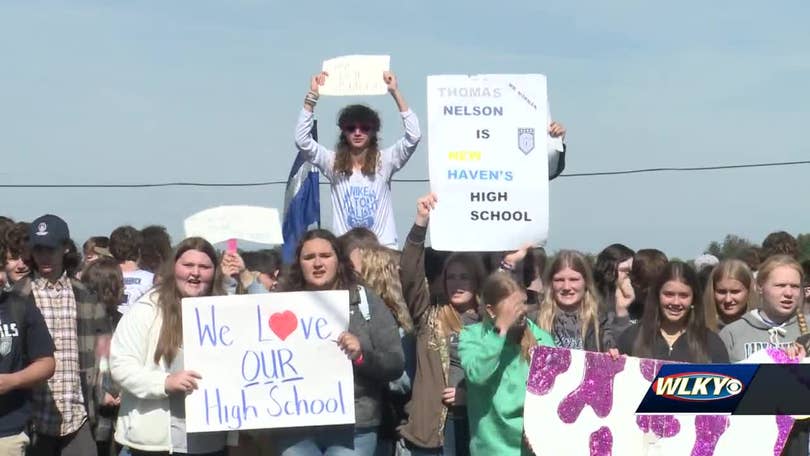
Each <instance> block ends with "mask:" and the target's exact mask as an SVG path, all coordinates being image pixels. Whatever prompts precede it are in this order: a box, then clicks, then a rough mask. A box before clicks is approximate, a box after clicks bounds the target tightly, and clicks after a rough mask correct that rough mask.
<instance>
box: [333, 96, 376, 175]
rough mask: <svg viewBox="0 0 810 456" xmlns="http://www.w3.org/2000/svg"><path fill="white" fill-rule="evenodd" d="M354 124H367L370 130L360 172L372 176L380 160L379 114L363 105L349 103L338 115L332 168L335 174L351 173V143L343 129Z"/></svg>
mask: <svg viewBox="0 0 810 456" xmlns="http://www.w3.org/2000/svg"><path fill="white" fill-rule="evenodd" d="M354 124H363V125H368V126H369V128H370V130H369V132H368V135H369V143H368V148H367V149H366V156H365V160H364V161H363V167H362V168H361V172H362V173H363V175H364V176H373V175H374V174H376V172H377V167H378V166H379V162H380V149H379V145H378V137H377V133H379V131H380V126H381V123H380V116H379V115H378V114H377V112H376V111H374V110H373V109H371V108H369V107H368V106H364V105H349V106H346V107H345V108H343V109H342V110H341V111H340V115H339V116H338V127H340V139H339V140H338V143H337V146H335V149H336V150H337V153H336V154H335V162H334V165H333V170H334V171H335V173H336V174H343V175H351V174H352V171H353V170H352V160H351V145H350V144H349V141H348V140H347V139H346V133H345V132H344V131H343V130H344V129H345V128H346V127H348V126H351V125H354Z"/></svg>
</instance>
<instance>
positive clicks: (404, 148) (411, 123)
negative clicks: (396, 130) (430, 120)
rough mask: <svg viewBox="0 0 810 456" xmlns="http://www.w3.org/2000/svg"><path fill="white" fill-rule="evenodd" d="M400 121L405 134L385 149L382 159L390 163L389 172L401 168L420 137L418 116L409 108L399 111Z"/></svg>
mask: <svg viewBox="0 0 810 456" xmlns="http://www.w3.org/2000/svg"><path fill="white" fill-rule="evenodd" d="M400 115H401V116H402V123H403V125H404V126H405V134H404V135H403V136H402V138H400V139H399V141H397V142H396V144H394V145H393V146H391V147H389V148H387V149H385V150H384V151H383V152H382V154H383V160H385V161H386V162H388V163H390V169H391V174H394V173H395V172H397V171H399V170H400V169H402V167H403V166H405V164H406V163H408V160H409V159H410V158H411V155H413V153H414V152H416V146H418V145H419V140H420V139H422V132H421V130H420V129H419V118H417V117H416V114H415V113H414V112H413V111H411V110H410V109H409V110H407V111H405V112H401V113H400Z"/></svg>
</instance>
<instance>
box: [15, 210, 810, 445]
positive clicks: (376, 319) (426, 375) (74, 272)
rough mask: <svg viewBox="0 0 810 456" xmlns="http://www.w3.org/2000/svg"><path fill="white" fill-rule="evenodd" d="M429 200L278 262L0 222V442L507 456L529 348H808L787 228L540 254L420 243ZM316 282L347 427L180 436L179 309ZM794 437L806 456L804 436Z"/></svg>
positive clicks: (310, 287)
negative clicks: (388, 221)
mask: <svg viewBox="0 0 810 456" xmlns="http://www.w3.org/2000/svg"><path fill="white" fill-rule="evenodd" d="M437 204H440V203H439V202H438V201H437V199H436V196H435V195H432V194H431V195H427V196H425V197H423V198H421V199H420V200H419V201H418V204H417V215H416V219H415V221H414V224H413V226H412V228H411V230H410V233H409V234H408V237H407V239H406V242H405V245H404V247H403V249H402V250H401V251H397V250H394V249H391V248H389V247H385V246H383V245H381V244H380V243H379V241H378V240H377V238H376V236H375V235H374V233H372V232H371V231H369V230H367V229H364V228H354V229H351V230H349V231H347V232H346V233H344V234H343V235H341V236H340V237H336V236H335V235H334V234H332V233H331V232H330V231H327V230H320V229H318V230H312V231H309V232H307V233H306V235H305V236H304V237H303V239H302V240H301V242H300V243H299V244H298V247H297V250H296V260H295V262H294V263H293V264H291V265H289V267H286V268H283V267H282V265H281V262H280V258H279V254H278V253H277V252H276V251H273V250H266V251H257V252H239V253H236V252H234V253H228V252H217V251H216V250H215V249H214V247H213V246H212V245H211V244H209V243H208V242H207V241H205V240H203V239H200V238H189V239H185V240H183V241H182V242H180V243H179V244H178V245H177V246H176V247H175V248H174V249H172V248H171V247H170V239H169V237H168V234H167V233H166V231H165V230H163V229H162V228H160V227H155V226H153V227H147V228H145V229H143V230H136V229H135V228H132V227H129V226H124V227H119V228H117V229H116V230H114V231H113V232H112V233H111V234H110V235H109V237H102V236H99V237H93V238H91V239H89V240H88V241H87V242H85V244H84V246H83V249H82V252H81V254H80V253H79V252H78V251H77V249H76V248H75V246H74V245H73V243H72V241H71V239H70V235H69V230H68V227H67V225H66V224H65V222H64V221H63V220H62V219H60V218H59V217H56V216H53V215H45V216H43V217H40V218H38V219H36V220H34V221H33V222H32V223H30V224H28V223H21V222H17V223H15V222H12V221H11V220H8V219H3V222H2V226H1V227H0V252H2V255H3V257H4V258H5V263H4V271H3V293H2V300H0V328H2V331H0V336H2V338H1V339H0V354H2V358H1V359H0V362H1V363H2V364H1V366H2V372H3V374H2V375H0V394H1V395H0V453H2V454H26V453H25V448H28V450H27V451H28V453H27V454H33V455H40V454H42V455H52V454H65V455H73V454H76V455H79V454H81V455H88V454H98V455H103V456H107V455H110V454H118V453H119V452H120V451H121V450H122V447H124V448H126V449H124V450H123V451H125V452H129V454H132V455H135V456H137V455H149V454H166V453H170V452H171V453H178V454H216V455H223V454H236V455H240V454H244V455H250V454H275V453H278V454H283V455H297V454H327V453H328V454H342V452H344V453H346V454H368V455H372V454H378V455H383V454H384V455H392V454H399V455H404V454H413V455H421V454H431V455H438V454H445V455H454V454H459V455H463V454H477V455H484V454H519V453H521V452H522V451H528V448H527V447H526V442H525V440H524V438H523V427H522V407H523V397H524V394H525V383H526V379H527V375H528V367H529V359H530V358H529V357H530V353H531V350H532V348H533V347H534V346H536V345H538V344H539V345H549V346H557V347H565V348H571V349H583V350H591V351H602V352H608V353H611V355H612V356H614V357H618V356H621V355H630V356H637V357H644V358H656V359H664V360H674V361H684V362H693V363H701V362H717V363H724V362H729V361H731V362H737V361H741V360H743V359H745V358H747V357H749V356H750V355H752V354H753V353H755V352H756V351H758V350H761V349H763V348H766V347H781V348H784V349H786V350H788V351H790V353H791V354H803V353H804V352H806V349H805V348H804V346H805V344H806V342H807V340H808V338H810V336H808V334H810V331H808V328H807V323H806V319H805V310H806V308H805V306H806V305H807V304H808V302H810V288H808V287H807V286H806V285H805V280H804V279H805V277H806V276H807V274H808V272H810V271H808V270H807V269H808V266H810V265H808V263H807V262H805V263H804V265H803V266H802V265H800V264H799V263H798V261H797V259H796V257H797V255H798V250H797V245H796V241H795V239H793V238H792V236H790V235H789V234H787V233H783V232H779V233H774V234H771V235H769V236H768V238H766V239H765V241H764V242H763V248H762V250H761V252H762V253H761V255H762V258H763V260H762V261H761V262H757V263H754V264H751V265H749V264H748V263H746V262H744V261H741V260H739V259H734V258H727V259H723V260H722V261H717V260H716V259H712V258H708V257H706V256H703V257H701V258H699V259H698V261H696V263H697V265H698V266H699V267H698V268H696V267H694V266H693V265H692V264H687V263H683V262H680V261H668V260H667V258H666V256H665V255H664V253H663V252H661V251H659V250H654V249H642V250H639V251H635V252H634V251H633V250H631V249H629V248H628V247H626V246H623V245H620V244H615V245H611V246H609V247H607V248H606V249H604V250H603V251H602V252H601V253H600V254H599V255H598V256H597V257H596V259H595V261H593V262H592V261H590V260H589V259H588V257H586V256H585V255H583V254H581V253H579V252H575V251H560V252H557V253H556V254H555V255H554V257H553V259H552V261H550V263H549V264H546V263H547V258H546V255H545V252H544V251H543V250H542V249H540V248H530V247H526V248H522V249H520V250H517V251H515V252H506V253H504V254H501V255H494V254H477V253H470V252H458V253H448V252H435V251H432V250H431V249H426V248H425V235H426V230H427V225H428V221H429V217H430V211H431V210H432V208H434V207H435V206H436V205H437ZM749 261H750V259H749ZM752 266H753V267H752ZM803 287H804V288H803ZM328 289H345V290H349V291H350V297H351V298H350V304H349V305H350V306H351V308H352V310H353V311H352V312H351V319H350V324H349V329H348V331H347V332H345V333H344V334H342V335H341V336H340V337H339V339H338V341H337V343H338V344H339V345H340V347H341V348H342V349H343V351H344V352H345V353H346V355H347V356H348V357H349V359H351V360H352V363H353V366H354V372H355V376H354V377H355V387H354V391H355V404H356V424H355V425H354V426H327V427H312V428H291V429H282V430H274V431H269V430H268V431H252V432H246V433H245V432H243V433H242V434H243V435H242V436H240V438H237V436H236V435H234V434H233V433H231V434H225V433H203V434H187V433H186V432H185V426H184V401H183V398H184V395H185V394H187V393H188V392H190V391H193V390H194V389H195V388H196V387H197V381H198V380H199V376H198V375H197V374H196V373H195V372H193V371H191V370H187V369H186V368H185V366H184V363H183V349H182V345H183V344H182V340H181V334H182V327H181V315H180V300H181V299H182V298H183V297H193V296H207V295H225V294H243V293H268V292H273V291H314V290H328ZM704 290H705V291H704ZM113 334H114V335H113ZM797 342H798V344H799V345H796V344H797ZM800 431H801V429H800V427H799V426H797V430H796V432H800ZM29 438H30V444H29V443H28V440H29ZM791 444H792V447H791V448H793V449H794V451H796V452H795V453H791V454H807V439H806V434H805V435H804V438H803V439H802V438H794V439H792V440H791ZM228 445H231V446H232V447H231V448H230V450H229V452H227V453H226V449H228V448H229V446H228ZM797 446H798V447H801V449H799V450H795V448H796V447H797ZM802 451H803V452H802Z"/></svg>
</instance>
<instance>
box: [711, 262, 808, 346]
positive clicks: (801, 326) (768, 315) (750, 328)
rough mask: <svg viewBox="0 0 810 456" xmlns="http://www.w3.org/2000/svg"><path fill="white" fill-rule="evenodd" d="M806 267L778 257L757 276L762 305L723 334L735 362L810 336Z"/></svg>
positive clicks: (724, 329) (725, 329)
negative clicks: (805, 302) (805, 300)
mask: <svg viewBox="0 0 810 456" xmlns="http://www.w3.org/2000/svg"><path fill="white" fill-rule="evenodd" d="M803 275H804V274H803V272H802V267H801V265H799V263H798V262H797V261H796V260H795V259H793V258H792V257H789V256H787V255H774V256H772V257H770V258H768V259H767V260H765V263H763V264H762V266H761V267H760V269H759V273H758V274H757V286H758V289H759V294H760V296H759V298H760V301H761V304H760V306H759V308H758V309H755V310H752V311H750V312H748V313H746V314H745V315H743V317H742V318H741V319H739V320H737V321H735V322H734V323H731V324H729V325H727V326H725V327H723V329H722V330H721V331H720V338H721V339H722V340H723V343H725V345H726V348H727V349H728V354H729V358H730V360H731V362H739V361H742V360H744V359H746V358H748V357H749V356H751V355H752V354H754V353H756V352H758V351H760V350H762V349H765V348H769V347H776V348H787V347H788V346H790V345H792V344H793V341H795V340H796V338H798V337H799V336H801V335H803V334H807V333H808V329H807V322H806V319H805V316H804V314H803V313H802V306H801V303H802V281H803V280H804V277H803Z"/></svg>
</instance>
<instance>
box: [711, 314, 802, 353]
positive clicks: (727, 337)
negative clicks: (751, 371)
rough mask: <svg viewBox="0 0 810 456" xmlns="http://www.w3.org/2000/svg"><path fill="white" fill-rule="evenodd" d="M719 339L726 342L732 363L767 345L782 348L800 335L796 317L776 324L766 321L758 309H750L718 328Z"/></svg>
mask: <svg viewBox="0 0 810 456" xmlns="http://www.w3.org/2000/svg"><path fill="white" fill-rule="evenodd" d="M719 335H720V339H722V340H723V343H724V344H726V349H727V350H728V357H729V360H730V361H731V362H732V363H737V362H740V361H742V360H744V359H746V358H748V357H749V356H751V355H753V354H754V353H756V352H758V351H760V350H763V349H765V348H768V347H776V348H783V347H786V346H788V345H790V344H792V343H793V342H794V341H795V340H796V338H797V337H799V336H800V335H801V332H800V331H799V324H798V321H797V318H796V317H795V316H794V317H791V319H790V320H788V321H786V322H785V323H783V324H781V325H777V326H772V325H770V324H768V323H766V322H765V321H764V320H763V319H762V318H761V317H760V315H759V310H752V311H751V312H748V313H747V314H745V315H743V317H742V318H740V319H739V320H737V321H735V322H734V323H731V324H730V325H726V326H724V327H723V329H722V330H720V334H719Z"/></svg>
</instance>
